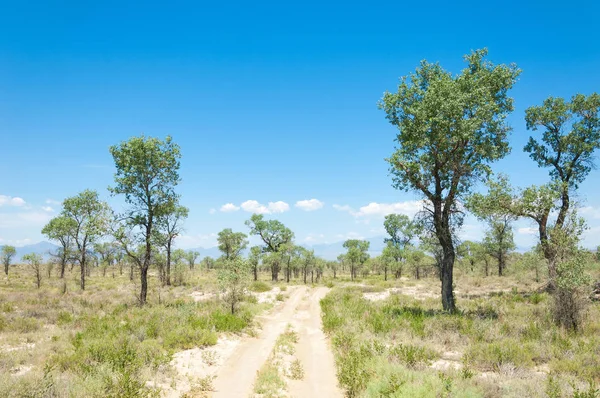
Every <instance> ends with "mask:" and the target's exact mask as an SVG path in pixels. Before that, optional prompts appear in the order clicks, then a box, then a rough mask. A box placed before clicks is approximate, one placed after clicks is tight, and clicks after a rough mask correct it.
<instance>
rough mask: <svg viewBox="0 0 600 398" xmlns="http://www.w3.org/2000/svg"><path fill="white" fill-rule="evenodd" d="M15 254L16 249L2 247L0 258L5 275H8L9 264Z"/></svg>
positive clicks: (6, 246)
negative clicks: (0, 258)
mask: <svg viewBox="0 0 600 398" xmlns="http://www.w3.org/2000/svg"><path fill="white" fill-rule="evenodd" d="M15 254H17V249H15V247H14V246H9V245H5V246H2V252H1V253H0V256H2V264H4V273H5V274H6V275H8V267H10V262H11V260H12V258H13V257H14V256H15Z"/></svg>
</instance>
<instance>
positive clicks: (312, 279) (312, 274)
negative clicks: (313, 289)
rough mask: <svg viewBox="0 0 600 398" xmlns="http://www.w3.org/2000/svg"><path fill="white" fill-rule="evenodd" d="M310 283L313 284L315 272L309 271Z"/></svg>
mask: <svg viewBox="0 0 600 398" xmlns="http://www.w3.org/2000/svg"><path fill="white" fill-rule="evenodd" d="M310 283H315V271H310Z"/></svg>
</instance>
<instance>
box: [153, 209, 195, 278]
mask: <svg viewBox="0 0 600 398" xmlns="http://www.w3.org/2000/svg"><path fill="white" fill-rule="evenodd" d="M188 214H189V210H188V208H187V207H184V206H180V205H178V204H172V206H171V207H170V208H169V209H168V210H167V211H166V212H165V213H164V214H163V215H162V216H160V217H158V218H157V220H156V226H157V228H156V229H155V238H156V241H157V243H158V244H159V245H160V246H162V247H163V248H164V249H165V254H166V262H165V265H166V267H165V275H164V277H165V278H164V281H165V283H166V285H167V286H170V285H171V252H172V251H173V242H174V241H175V238H177V237H178V236H179V235H180V234H181V232H182V231H183V222H184V221H185V219H186V218H187V217H188Z"/></svg>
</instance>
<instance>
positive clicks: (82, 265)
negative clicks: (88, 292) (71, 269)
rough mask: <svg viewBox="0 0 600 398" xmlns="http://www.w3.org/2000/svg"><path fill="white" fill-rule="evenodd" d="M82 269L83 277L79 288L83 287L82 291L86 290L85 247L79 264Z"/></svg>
mask: <svg viewBox="0 0 600 398" xmlns="http://www.w3.org/2000/svg"><path fill="white" fill-rule="evenodd" d="M79 265H80V268H81V277H80V281H79V286H80V287H81V290H85V266H86V264H85V246H84V247H83V250H82V251H81V261H80V262H79Z"/></svg>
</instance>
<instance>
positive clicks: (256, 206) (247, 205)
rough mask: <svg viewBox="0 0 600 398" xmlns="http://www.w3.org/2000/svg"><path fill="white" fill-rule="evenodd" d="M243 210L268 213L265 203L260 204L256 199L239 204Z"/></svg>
mask: <svg viewBox="0 0 600 398" xmlns="http://www.w3.org/2000/svg"><path fill="white" fill-rule="evenodd" d="M241 207H242V209H243V210H244V211H247V212H248V213H256V214H269V209H267V207H266V206H265V205H261V204H260V203H258V202H257V201H256V200H247V201H245V202H244V203H242V204H241Z"/></svg>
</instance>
